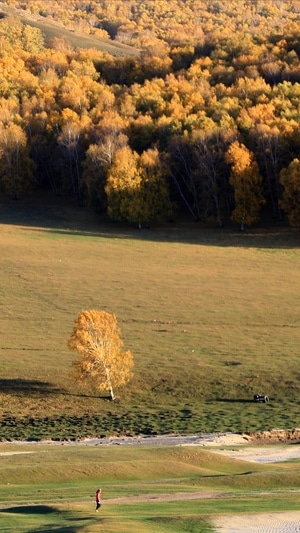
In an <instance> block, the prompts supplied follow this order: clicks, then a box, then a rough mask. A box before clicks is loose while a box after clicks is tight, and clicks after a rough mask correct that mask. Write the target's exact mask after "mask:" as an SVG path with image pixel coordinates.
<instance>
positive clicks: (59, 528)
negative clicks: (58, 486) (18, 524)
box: [0, 504, 90, 533]
mask: <svg viewBox="0 0 300 533" xmlns="http://www.w3.org/2000/svg"><path fill="white" fill-rule="evenodd" d="M0 513H6V514H20V515H35V516H37V515H41V516H45V515H52V514H53V515H54V514H56V515H59V521H60V524H59V525H56V524H55V523H52V524H51V523H48V524H44V525H40V526H38V527H35V528H32V529H29V530H27V533H50V532H51V531H52V532H54V533H78V532H79V531H81V529H82V528H84V529H85V526H86V522H89V521H90V517H84V518H80V517H77V516H76V517H73V516H70V514H69V512H66V511H60V510H58V509H56V508H55V507H51V506H49V505H40V504H39V505H18V506H14V507H7V508H4V509H3V508H2V509H0ZM62 520H64V521H66V522H76V525H61V522H62ZM81 523H82V525H81Z"/></svg>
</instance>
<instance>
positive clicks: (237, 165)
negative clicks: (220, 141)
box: [226, 141, 264, 230]
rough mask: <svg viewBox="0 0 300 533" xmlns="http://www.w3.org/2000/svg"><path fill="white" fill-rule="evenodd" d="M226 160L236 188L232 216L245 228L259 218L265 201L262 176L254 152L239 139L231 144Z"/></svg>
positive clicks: (231, 180)
mask: <svg viewBox="0 0 300 533" xmlns="http://www.w3.org/2000/svg"><path fill="white" fill-rule="evenodd" d="M226 161H227V163H229V164H230V165H231V175H230V183H231V185H232V186H233V188H234V200H235V208H234V210H233V212H232V216H231V218H232V220H233V221H235V222H238V223H239V224H240V226H241V230H243V229H244V225H245V224H253V222H255V221H256V220H257V218H258V214H259V211H260V209H261V206H262V204H263V203H264V199H263V195H262V177H261V175H260V173H259V168H258V165H257V163H256V161H255V160H254V156H253V153H252V152H250V151H249V150H248V148H247V147H246V146H245V145H244V144H241V143H239V142H238V141H235V142H233V143H232V144H231V145H230V147H229V149H228V151H227V153H226Z"/></svg>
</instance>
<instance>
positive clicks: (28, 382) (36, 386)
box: [0, 378, 65, 395]
mask: <svg viewBox="0 0 300 533" xmlns="http://www.w3.org/2000/svg"><path fill="white" fill-rule="evenodd" d="M0 390H1V392H5V393H6V394H10V393H11V394H15V393H16V392H18V393H24V394H28V393H31V394H32V393H35V392H38V393H39V394H45V395H46V394H53V393H56V394H61V393H64V392H65V391H63V390H62V389H59V388H57V387H54V385H52V383H49V382H48V381H39V380H33V379H22V378H15V379H3V378H2V379H0Z"/></svg>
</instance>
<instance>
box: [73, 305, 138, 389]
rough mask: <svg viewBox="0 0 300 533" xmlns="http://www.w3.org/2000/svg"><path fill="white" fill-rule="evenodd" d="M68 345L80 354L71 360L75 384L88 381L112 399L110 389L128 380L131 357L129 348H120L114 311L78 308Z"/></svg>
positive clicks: (121, 344) (120, 340) (130, 369)
mask: <svg viewBox="0 0 300 533" xmlns="http://www.w3.org/2000/svg"><path fill="white" fill-rule="evenodd" d="M68 346H69V348H70V349H71V350H75V351H76V352H77V353H78V355H79V356H80V358H79V359H76V360H75V361H73V367H74V372H73V373H72V376H73V378H74V379H75V381H77V382H78V383H89V384H90V385H91V386H92V387H93V388H96V389H97V390H99V391H109V394H110V398H111V400H114V399H115V394H114V388H115V387H119V386H121V385H124V384H125V383H127V382H128V381H129V380H130V379H131V377H132V368H133V356H132V353H131V352H130V351H127V352H122V351H121V350H122V346H123V341H122V339H121V337H120V328H119V327H118V324H117V319H116V316H115V315H114V314H111V313H108V312H106V311H96V310H90V311H81V313H80V314H79V316H78V318H77V319H76V320H75V326H74V330H73V333H72V335H71V337H70V339H69V342H68Z"/></svg>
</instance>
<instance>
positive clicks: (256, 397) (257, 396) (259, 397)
mask: <svg viewBox="0 0 300 533" xmlns="http://www.w3.org/2000/svg"><path fill="white" fill-rule="evenodd" d="M253 400H254V401H255V402H264V403H266V402H268V401H269V397H268V396H266V395H265V394H254V396H253Z"/></svg>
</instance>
